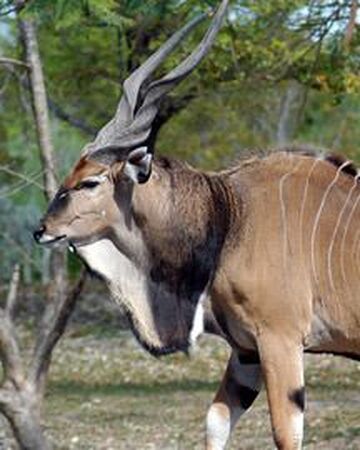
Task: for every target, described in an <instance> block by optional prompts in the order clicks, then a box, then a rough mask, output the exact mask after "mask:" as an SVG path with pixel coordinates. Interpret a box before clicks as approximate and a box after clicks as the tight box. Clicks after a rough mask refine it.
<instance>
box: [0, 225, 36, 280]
mask: <svg viewBox="0 0 360 450" xmlns="http://www.w3.org/2000/svg"><path fill="white" fill-rule="evenodd" d="M0 237H2V238H3V239H5V240H6V241H7V242H9V243H10V244H11V245H12V246H15V247H17V249H18V251H19V252H20V254H21V255H22V256H23V258H24V259H26V261H28V262H29V263H30V264H31V265H32V266H33V267H34V269H36V271H37V272H38V273H39V274H41V273H42V270H41V268H40V267H39V266H38V264H37V263H36V262H35V260H34V259H33V258H31V256H30V255H29V253H28V252H27V251H26V250H24V248H23V247H22V246H21V245H20V244H19V243H18V242H16V240H15V239H13V238H12V237H11V236H9V234H7V233H2V234H0Z"/></svg>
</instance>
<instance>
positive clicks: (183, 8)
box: [0, 0, 360, 278]
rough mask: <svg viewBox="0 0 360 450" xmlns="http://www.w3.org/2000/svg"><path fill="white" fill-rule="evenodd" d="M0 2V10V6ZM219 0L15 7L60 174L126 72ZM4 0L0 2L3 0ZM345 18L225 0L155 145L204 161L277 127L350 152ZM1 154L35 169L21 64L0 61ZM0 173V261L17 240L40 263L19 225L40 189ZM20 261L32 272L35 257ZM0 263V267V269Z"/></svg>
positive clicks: (2, 21) (10, 48) (108, 111)
mask: <svg viewBox="0 0 360 450" xmlns="http://www.w3.org/2000/svg"><path fill="white" fill-rule="evenodd" d="M3 3H4V2H0V14H1V13H4V11H6V10H7V9H6V8H5V6H4V5H5V3H4V5H3ZM218 3H219V0H187V1H186V2H184V1H181V2H180V1H178V0H150V1H147V2H144V1H143V0H122V1H120V0H33V1H31V2H29V3H28V4H27V6H26V7H25V8H24V10H23V11H22V12H21V14H22V15H25V16H26V17H32V18H33V19H34V20H35V21H36V22H37V24H38V36H39V41H40V51H41V55H42V62H43V66H44V71H45V76H46V84H47V90H48V97H49V99H50V104H51V105H52V109H51V118H52V129H53V137H54V141H55V147H56V150H57V153H56V154H57V160H58V163H59V164H58V165H59V171H60V177H59V178H61V177H62V176H63V175H64V174H65V173H66V171H67V170H68V168H69V166H70V165H71V164H72V163H73V162H74V160H75V159H76V158H77V156H78V154H79V150H80V149H81V147H82V146H83V145H84V144H85V143H86V142H87V141H88V140H90V139H91V137H92V135H91V134H89V133H88V132H86V131H85V132H84V130H96V129H98V128H99V127H101V126H102V125H103V124H104V123H106V121H108V120H109V119H110V118H111V117H112V115H113V113H114V111H115V108H116V105H117V102H118V99H119V97H120V95H121V90H122V87H121V84H122V81H123V80H124V79H125V78H126V76H127V75H128V74H129V72H131V71H132V70H134V68H136V67H137V66H138V65H139V64H140V63H141V62H143V61H144V60H145V59H146V58H147V57H148V56H149V55H150V54H151V52H153V51H154V50H155V49H157V48H158V47H159V45H161V43H163V42H164V41H165V40H166V38H167V37H168V36H169V35H171V33H173V32H174V30H176V29H178V28H179V27H180V26H181V25H182V24H184V22H186V21H187V20H189V19H190V18H192V17H194V16H195V15H197V14H199V13H200V12H203V11H206V10H208V9H209V8H211V7H216V6H217V5H218ZM6 4H7V5H9V7H10V8H11V5H13V4H14V2H12V1H9V2H6ZM348 20H349V2H347V1H346V2H344V1H342V0H336V1H330V0H325V1H324V0H315V1H313V2H311V4H310V3H309V2H306V1H304V0H294V1H292V2H289V1H287V0H259V1H256V2H254V1H250V0H242V1H238V0H236V1H233V2H231V9H230V10H229V14H228V19H227V22H226V24H225V26H224V27H223V29H222V30H221V32H220V33H219V36H218V38H217V40H216V43H215V45H214V48H213V49H212V51H211V54H210V55H209V56H208V57H207V58H206V59H205V61H204V62H203V63H202V64H201V66H200V67H199V68H198V69H197V70H196V71H195V72H194V74H193V75H192V76H191V77H190V78H189V79H188V80H187V81H186V82H185V83H184V84H182V85H181V86H180V87H179V88H178V89H177V90H176V91H175V92H174V93H173V94H172V97H171V98H172V102H173V104H174V105H176V104H177V103H179V104H181V100H182V99H184V98H186V96H188V95H189V93H190V94H191V97H192V98H193V100H192V101H191V102H190V101H189V103H188V104H186V102H184V104H183V106H182V107H180V108H179V112H178V114H176V115H174V117H172V118H171V120H170V121H169V123H167V124H166V125H165V126H164V127H163V128H162V130H161V133H160V135H159V140H158V143H157V148H158V151H161V152H162V153H166V154H168V155H171V156H176V157H179V158H182V159H186V160H187V161H189V162H191V163H193V164H195V165H197V166H201V167H203V168H206V169H214V168H218V167H224V166H226V165H228V164H229V163H231V162H232V161H233V160H234V159H236V158H237V157H238V156H239V155H240V154H241V153H242V152H243V151H244V150H245V149H248V148H254V147H255V148H259V147H269V146H274V145H276V144H277V143H278V142H280V141H281V140H282V139H281V138H283V137H284V136H282V134H283V133H284V130H285V131H286V133H285V134H286V136H285V137H286V139H288V140H297V141H305V142H312V143H314V144H316V145H321V146H325V147H330V148H332V149H336V150H340V151H343V152H345V153H347V154H348V155H349V156H351V157H352V158H354V159H356V160H359V162H360V159H359V147H360V145H359V144H360V134H359V133H360V132H359V127H358V126H357V123H358V121H359V117H360V95H359V94H360V75H359V74H360V56H359V55H360V51H359V50H360V33H359V32H358V30H356V29H355V30H354V33H353V36H352V40H351V43H350V46H349V48H347V49H345V48H344V45H343V39H344V33H345V29H346V27H347V25H348ZM207 25H208V21H205V23H203V24H202V25H200V26H199V27H198V29H197V30H195V32H194V33H193V34H192V35H191V36H189V37H188V39H187V40H186V41H185V42H184V43H183V44H182V45H181V46H180V47H179V49H178V50H177V52H175V53H174V54H172V55H171V56H170V57H169V58H168V60H167V61H166V62H165V63H164V64H163V66H162V68H161V69H160V70H159V72H158V73H157V74H156V76H160V75H161V74H162V73H165V72H166V71H168V70H170V69H171V68H173V67H174V66H176V65H177V64H178V63H179V62H180V61H181V60H182V59H183V58H184V57H185V56H187V55H188V54H189V53H190V52H191V51H192V49H194V48H195V46H196V45H197V43H198V42H199V41H200V39H201V38H202V36H203V34H204V31H205V29H206V27H207ZM0 49H1V50H0V54H1V55H4V56H7V57H12V58H17V59H21V58H22V56H23V52H22V46H21V42H20V41H19V39H18V33H17V21H16V17H15V15H14V14H13V13H12V14H10V15H5V16H0ZM59 111H60V112H61V114H59ZM60 116H61V117H64V116H66V117H67V122H69V123H67V122H66V121H65V122H64V121H63V120H62V119H60V118H59V117H60ZM74 123H75V124H76V127H74V126H73V125H72V124H74ZM280 125H281V126H280ZM79 127H80V128H79ZM4 165H5V166H6V167H10V168H11V169H13V170H16V171H18V172H20V173H23V174H27V175H29V177H30V178H35V181H41V174H40V173H39V170H40V164H39V160H38V150H37V143H36V139H35V132H34V124H33V117H32V111H31V99H30V97H29V94H28V89H27V78H26V72H25V70H24V69H22V68H20V67H16V68H15V67H10V68H9V66H2V65H0V167H1V166H4ZM0 183H1V186H0V202H1V203H0V216H1V226H2V232H3V234H6V235H7V236H10V238H11V239H13V240H15V241H16V242H18V243H19V246H17V247H16V246H13V247H11V248H10V247H9V243H8V241H5V240H4V238H3V239H2V241H1V242H0V253H1V255H0V256H1V257H2V260H3V261H6V262H5V264H4V263H3V264H4V266H5V267H7V268H9V267H10V265H11V263H12V262H13V261H15V260H18V259H21V258H22V259H23V256H24V253H21V252H24V251H25V254H26V255H28V257H30V258H31V259H33V260H34V262H35V264H36V265H39V264H40V265H41V252H40V251H39V250H38V249H35V248H34V246H33V245H32V243H31V235H30V231H29V230H30V229H31V227H32V225H33V224H35V223H36V221H37V219H38V217H39V215H40V213H41V211H42V210H43V208H44V200H43V198H42V193H41V190H40V189H39V188H38V187H36V186H35V185H34V184H21V180H20V179H19V178H17V177H16V176H14V175H11V174H9V173H8V172H6V171H1V170H0ZM10 212H13V214H11V219H12V220H11V221H10V220H9V215H10ZM12 225H13V226H12ZM21 255H23V256H21ZM31 267H33V265H32V266H31ZM74 270H76V269H75V268H74ZM29 272H30V273H32V274H33V275H34V276H35V277H36V276H38V275H37V271H36V269H34V268H31V269H29ZM7 274H8V272H6V270H5V271H3V272H2V275H1V276H3V277H4V278H6V277H7Z"/></svg>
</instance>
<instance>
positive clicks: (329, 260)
mask: <svg viewBox="0 0 360 450" xmlns="http://www.w3.org/2000/svg"><path fill="white" fill-rule="evenodd" d="M359 176H360V174H358V175H356V177H355V179H354V184H353V186H352V188H351V189H350V191H349V193H348V195H347V197H346V200H345V203H344V206H343V207H342V208H341V211H340V214H339V217H338V220H337V222H336V225H335V229H334V232H333V235H332V237H331V241H330V245H329V249H328V255H327V265H328V274H329V280H330V285H331V289H332V290H333V291H335V284H334V279H333V276H332V270H331V256H332V252H333V249H334V244H335V237H336V233H337V231H338V229H339V226H340V223H341V219H342V218H343V215H344V213H345V210H346V207H347V205H348V203H349V201H350V198H351V196H352V193H353V192H354V190H355V188H356V186H357V183H358V179H359ZM344 281H345V282H346V280H345V278H344Z"/></svg>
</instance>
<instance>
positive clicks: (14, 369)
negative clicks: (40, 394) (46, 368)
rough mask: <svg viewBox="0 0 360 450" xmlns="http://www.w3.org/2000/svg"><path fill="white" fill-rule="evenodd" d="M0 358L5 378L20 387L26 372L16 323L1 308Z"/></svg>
mask: <svg viewBox="0 0 360 450" xmlns="http://www.w3.org/2000/svg"><path fill="white" fill-rule="evenodd" d="M0 359H1V362H2V365H3V369H4V374H5V376H4V378H5V380H9V381H10V382H12V383H13V384H14V386H15V387H17V388H20V387H21V385H22V383H23V380H24V376H23V375H24V373H23V369H22V364H21V356H20V350H19V345H18V342H17V339H16V334H15V328H14V324H13V323H12V321H11V320H9V318H8V317H7V315H6V314H5V312H4V311H3V310H2V309H0Z"/></svg>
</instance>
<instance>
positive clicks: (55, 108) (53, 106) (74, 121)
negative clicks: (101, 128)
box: [48, 98, 97, 137]
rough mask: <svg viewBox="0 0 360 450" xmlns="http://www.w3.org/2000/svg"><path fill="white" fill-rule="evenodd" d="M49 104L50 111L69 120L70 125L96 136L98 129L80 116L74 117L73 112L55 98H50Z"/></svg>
mask: <svg viewBox="0 0 360 450" xmlns="http://www.w3.org/2000/svg"><path fill="white" fill-rule="evenodd" d="M48 106H49V109H50V111H52V112H53V113H54V114H55V115H56V116H57V117H58V118H59V119H61V120H64V121H65V122H68V123H69V124H70V125H72V126H73V127H75V128H79V130H81V131H83V132H84V133H86V134H89V135H90V136H92V137H93V136H95V135H96V133H97V129H96V128H93V127H92V126H91V125H89V124H87V123H86V122H84V121H83V120H81V119H79V118H78V117H74V116H72V115H71V114H69V113H67V112H66V111H64V110H63V109H62V107H61V106H60V105H58V104H57V103H55V102H54V101H53V100H51V99H50V98H48Z"/></svg>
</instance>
